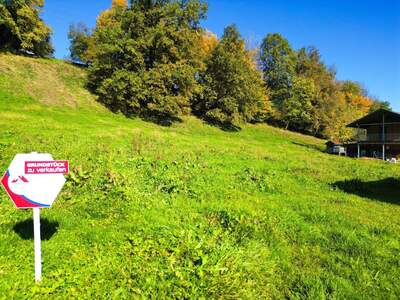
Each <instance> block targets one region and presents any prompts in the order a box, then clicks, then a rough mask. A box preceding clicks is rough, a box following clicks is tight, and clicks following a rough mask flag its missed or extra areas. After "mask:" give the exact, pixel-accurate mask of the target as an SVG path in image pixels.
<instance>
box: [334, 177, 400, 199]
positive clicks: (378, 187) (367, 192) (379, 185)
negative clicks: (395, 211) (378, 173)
mask: <svg viewBox="0 0 400 300" xmlns="http://www.w3.org/2000/svg"><path fill="white" fill-rule="evenodd" d="M332 186H333V187H334V188H338V189H340V190H342V191H344V192H346V193H348V194H354V195H357V196H360V197H363V198H369V199H371V200H376V201H381V202H386V203H392V204H397V205H400V180H399V179H396V178H393V177H391V178H386V179H382V180H377V181H361V180H359V179H350V180H344V181H337V182H335V183H334V184H332Z"/></svg>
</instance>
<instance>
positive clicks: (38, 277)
mask: <svg viewBox="0 0 400 300" xmlns="http://www.w3.org/2000/svg"><path fill="white" fill-rule="evenodd" d="M33 236H34V243H35V281H36V282H40V281H42V245H41V238H40V208H39V207H35V208H33Z"/></svg>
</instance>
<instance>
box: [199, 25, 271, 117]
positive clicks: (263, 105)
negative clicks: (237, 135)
mask: <svg viewBox="0 0 400 300" xmlns="http://www.w3.org/2000/svg"><path fill="white" fill-rule="evenodd" d="M201 83H202V86H203V91H202V94H201V95H200V96H199V97H197V98H196V100H195V101H194V104H193V107H194V111H195V112H196V113H197V114H199V115H201V116H203V117H205V118H206V119H208V120H210V121H212V122H217V123H219V124H221V125H239V124H240V123H241V122H251V121H257V120H260V118H262V117H263V116H265V114H266V113H267V112H268V111H269V100H268V97H267V96H266V92H265V87H264V83H263V80H262V75H261V73H260V72H259V71H258V70H257V68H256V66H255V64H254V61H253V58H252V55H251V52H249V51H247V50H246V49H245V42H244V40H243V38H242V37H241V36H240V34H239V32H238V30H237V29H236V27H235V26H229V27H227V28H225V31H224V35H223V37H222V39H221V40H220V42H219V43H218V44H217V46H216V47H215V48H214V50H213V51H212V52H211V54H210V55H209V57H208V58H207V59H206V70H205V72H204V74H203V75H202V78H201Z"/></svg>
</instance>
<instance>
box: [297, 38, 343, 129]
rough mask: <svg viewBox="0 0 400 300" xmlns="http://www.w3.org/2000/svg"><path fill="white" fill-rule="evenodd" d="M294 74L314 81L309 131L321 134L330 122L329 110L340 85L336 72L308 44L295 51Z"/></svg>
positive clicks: (333, 104)
mask: <svg viewBox="0 0 400 300" xmlns="http://www.w3.org/2000/svg"><path fill="white" fill-rule="evenodd" d="M296 74H297V76H302V77H305V78H308V79H310V80H312V81H313V83H314V87H315V95H314V98H313V102H312V110H311V120H312V121H311V124H310V132H311V133H312V134H313V135H318V136H322V135H323V131H324V129H325V127H326V126H327V124H329V123H330V122H332V118H331V110H332V109H335V107H336V105H337V97H338V92H339V89H340V87H339V85H338V84H337V82H336V80H335V76H336V72H335V70H334V69H333V68H328V67H327V66H326V65H325V64H324V62H323V61H322V59H321V55H320V53H319V50H318V49H317V48H316V47H313V46H310V47H307V48H301V49H300V50H299V51H298V52H297V63H296Z"/></svg>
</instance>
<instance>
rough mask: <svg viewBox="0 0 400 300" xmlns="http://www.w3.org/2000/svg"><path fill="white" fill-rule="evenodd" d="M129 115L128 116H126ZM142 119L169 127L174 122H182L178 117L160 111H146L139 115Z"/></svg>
mask: <svg viewBox="0 0 400 300" xmlns="http://www.w3.org/2000/svg"><path fill="white" fill-rule="evenodd" d="M128 117H130V116H128ZM139 117H140V118H141V119H142V120H143V121H146V122H152V123H154V124H157V125H160V126H164V127H170V126H172V125H173V124H174V123H182V122H183V120H182V119H181V118H179V117H175V116H171V115H168V114H162V113H147V114H143V115H140V116H139Z"/></svg>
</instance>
